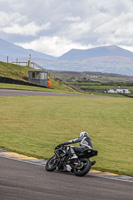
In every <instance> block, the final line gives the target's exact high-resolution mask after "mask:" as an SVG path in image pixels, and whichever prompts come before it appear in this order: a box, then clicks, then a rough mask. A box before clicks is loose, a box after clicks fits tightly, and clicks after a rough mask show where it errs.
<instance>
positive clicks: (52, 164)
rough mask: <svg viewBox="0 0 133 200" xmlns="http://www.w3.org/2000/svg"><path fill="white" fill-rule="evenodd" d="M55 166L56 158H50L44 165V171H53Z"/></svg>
mask: <svg viewBox="0 0 133 200" xmlns="http://www.w3.org/2000/svg"><path fill="white" fill-rule="evenodd" d="M56 164H57V159H56V156H55V155H54V156H52V157H51V158H50V159H49V160H48V161H47V163H46V165H45V169H46V170H47V171H51V172H52V171H54V170H55V169H56Z"/></svg>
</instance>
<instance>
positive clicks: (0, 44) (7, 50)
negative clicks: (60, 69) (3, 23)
mask: <svg viewBox="0 0 133 200" xmlns="http://www.w3.org/2000/svg"><path fill="white" fill-rule="evenodd" d="M29 54H30V55H31V57H32V58H33V59H49V60H51V59H55V57H53V56H50V55H47V54H44V53H40V52H37V51H34V50H32V49H24V48H22V47H20V46H18V45H15V44H12V43H10V42H7V41H5V40H3V39H0V60H2V61H5V60H6V59H7V56H8V57H9V60H11V61H15V60H16V58H18V60H21V61H22V60H23V61H27V60H28V59H29Z"/></svg>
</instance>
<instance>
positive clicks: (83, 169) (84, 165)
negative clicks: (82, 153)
mask: <svg viewBox="0 0 133 200" xmlns="http://www.w3.org/2000/svg"><path fill="white" fill-rule="evenodd" d="M80 162H81V163H80V166H77V167H76V168H74V174H75V175H76V176H84V175H86V174H87V173H88V172H89V171H90V169H91V161H90V160H88V159H86V158H83V159H81V160H80Z"/></svg>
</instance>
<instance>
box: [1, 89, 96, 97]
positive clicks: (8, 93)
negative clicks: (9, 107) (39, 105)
mask: <svg viewBox="0 0 133 200" xmlns="http://www.w3.org/2000/svg"><path fill="white" fill-rule="evenodd" d="M0 96H82V97H93V95H82V94H81V95H80V94H67V93H56V92H40V91H28V90H10V89H0Z"/></svg>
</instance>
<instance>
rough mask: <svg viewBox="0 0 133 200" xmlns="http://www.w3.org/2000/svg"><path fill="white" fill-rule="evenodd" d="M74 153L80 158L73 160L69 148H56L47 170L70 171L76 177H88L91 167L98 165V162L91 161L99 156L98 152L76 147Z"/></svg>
mask: <svg viewBox="0 0 133 200" xmlns="http://www.w3.org/2000/svg"><path fill="white" fill-rule="evenodd" d="M74 151H75V153H76V155H77V156H78V158H77V159H71V154H70V151H69V146H66V145H58V146H57V147H55V150H54V153H55V155H54V156H52V157H51V158H50V159H49V160H48V161H47V163H46V165H45V169H46V170H47V171H54V170H58V171H66V172H67V171H68V172H73V173H74V174H75V175H76V176H84V175H86V174H87V173H88V172H89V171H90V169H91V166H92V165H94V164H95V163H96V161H92V162H91V161H90V160H89V158H91V157H93V156H96V155H97V154H98V151H97V150H93V149H88V148H83V150H82V149H81V148H78V147H74Z"/></svg>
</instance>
